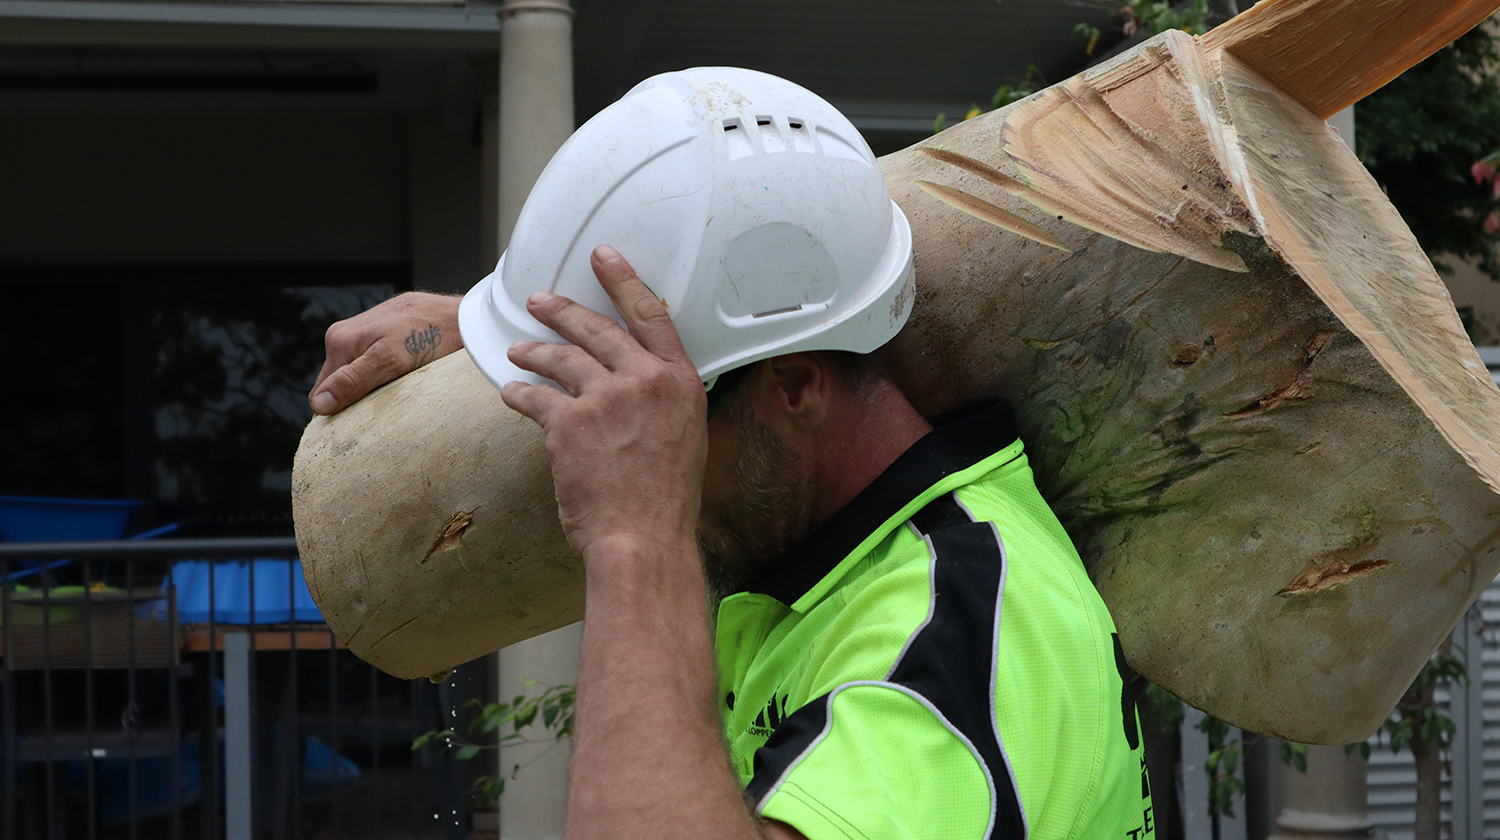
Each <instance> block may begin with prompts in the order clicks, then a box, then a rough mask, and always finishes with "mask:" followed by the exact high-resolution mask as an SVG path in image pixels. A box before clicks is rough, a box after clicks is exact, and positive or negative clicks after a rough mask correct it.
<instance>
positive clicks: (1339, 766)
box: [1272, 746, 1372, 840]
mask: <svg viewBox="0 0 1500 840" xmlns="http://www.w3.org/2000/svg"><path fill="white" fill-rule="evenodd" d="M1280 772H1281V816H1279V817H1277V818H1276V828H1277V829H1278V830H1277V832H1276V834H1274V835H1272V840H1302V838H1325V839H1326V838H1334V837H1369V836H1370V829H1371V827H1372V823H1371V822H1370V811H1369V805H1368V803H1367V801H1366V797H1367V796H1368V786H1367V785H1366V783H1365V760H1364V758H1362V757H1361V756H1360V754H1359V751H1358V750H1354V751H1353V752H1351V753H1345V752H1344V748H1343V747H1320V746H1309V747H1308V748H1307V772H1306V773H1299V772H1297V770H1296V769H1294V768H1291V767H1282V768H1281V771H1280Z"/></svg>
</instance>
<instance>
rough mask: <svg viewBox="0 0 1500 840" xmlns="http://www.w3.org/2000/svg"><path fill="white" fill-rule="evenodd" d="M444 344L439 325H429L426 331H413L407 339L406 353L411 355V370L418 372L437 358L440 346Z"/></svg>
mask: <svg viewBox="0 0 1500 840" xmlns="http://www.w3.org/2000/svg"><path fill="white" fill-rule="evenodd" d="M442 343H443V331H442V330H441V329H439V328H438V325H437V324H428V325H427V329H425V330H412V331H411V335H409V336H407V337H406V352H408V353H410V354H411V369H412V370H416V369H417V368H419V367H421V366H422V365H425V364H427V363H428V362H430V361H432V360H433V359H434V358H436V357H437V349H438V345H439V344H442Z"/></svg>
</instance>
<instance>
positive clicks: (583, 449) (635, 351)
mask: <svg viewBox="0 0 1500 840" xmlns="http://www.w3.org/2000/svg"><path fill="white" fill-rule="evenodd" d="M591 263H592V267H593V270H594V274H595V276H597V277H598V279H599V283H600V285H601V286H603V287H604V290H605V291H606V292H607V293H608V294H609V297H610V300H611V302H613V303H614V306H615V309H616V310H617V311H619V312H620V313H621V316H622V317H623V318H624V319H625V322H626V327H627V328H628V329H629V332H626V330H623V329H621V328H620V326H619V324H618V323H616V322H615V320H614V319H612V318H609V317H607V316H605V315H601V314H599V313H598V312H594V311H592V310H590V309H588V308H586V307H584V306H581V305H580V304H577V303H575V302H573V301H572V300H569V299H568V298H566V297H563V296H561V295H554V294H550V293H547V292H538V293H536V294H533V295H532V296H531V297H530V298H529V299H528V300H527V309H528V311H529V312H530V313H531V314H532V316H533V317H535V318H536V319H537V320H538V321H540V322H541V323H543V324H545V325H546V326H547V327H549V328H551V329H552V330H553V331H555V332H556V333H557V334H558V335H560V336H562V337H563V338H564V339H566V340H567V341H569V342H570V343H569V344H543V343H539V342H534V341H522V342H517V343H516V344H515V345H513V346H512V347H511V349H510V352H509V354H508V355H509V358H510V361H511V363H512V364H514V365H516V366H517V367H519V368H522V369H523V370H529V371H532V372H534V373H537V374H539V375H541V376H544V377H546V378H548V379H551V380H553V381H555V382H557V383H558V384H559V385H560V386H561V387H562V388H563V389H564V391H566V393H564V391H559V390H557V389H556V388H553V387H551V386H549V385H529V384H526V383H522V382H511V383H509V384H507V385H506V386H505V388H504V389H503V390H502V391H501V396H502V397H503V398H504V400H505V404H506V405H508V406H510V407H511V408H513V409H515V410H516V411H519V412H520V413H522V414H524V415H526V416H527V417H529V418H531V419H532V420H534V421H536V422H537V423H538V424H540V425H541V427H542V428H543V430H544V431H545V432H546V434H547V451H548V452H549V453H550V455H551V456H552V477H553V482H554V484H555V485H556V491H557V503H558V510H559V513H560V514H561V518H562V524H563V530H564V532H565V533H566V534H567V536H568V542H569V543H570V544H571V545H572V546H573V548H574V550H576V551H577V552H578V553H579V554H580V555H581V556H582V557H583V558H584V561H585V563H588V562H589V561H590V560H592V559H595V558H599V557H612V556H622V555H628V554H629V553H630V552H629V551H620V550H619V549H622V548H625V547H626V546H627V545H629V546H630V547H640V546H641V545H643V544H644V545H651V546H655V547H657V548H663V549H665V548H668V547H672V548H676V547H678V546H680V545H682V544H684V543H683V541H686V542H685V544H686V545H688V546H690V547H694V546H695V543H694V540H695V538H696V529H697V520H698V509H699V505H700V502H701V498H700V497H701V494H702V482H703V464H704V458H705V453H706V451H707V428H706V419H705V418H706V400H705V397H704V393H703V384H702V383H701V381H700V380H699V379H698V372H697V369H696V368H694V366H693V362H692V360H691V359H690V358H688V354H687V351H685V350H684V349H683V347H682V341H681V339H680V338H679V337H678V335H677V329H676V328H675V327H674V326H673V325H672V319H671V318H670V317H669V316H668V315H667V310H666V309H665V307H663V306H662V304H661V301H660V300H658V299H657V297H656V295H655V294H653V293H652V292H651V290H650V289H648V288H646V285H645V283H643V282H641V279H640V278H639V277H638V276H636V273H635V271H634V269H632V268H631V267H630V264H629V263H627V262H626V261H625V259H624V258H623V257H621V256H620V254H619V253H618V252H616V251H615V250H614V249H613V248H610V247H608V246H601V247H599V248H598V249H596V250H595V251H594V253H593V256H592V260H591ZM668 544H670V546H669V545H668ZM693 550H694V551H695V550H696V549H695V548H693Z"/></svg>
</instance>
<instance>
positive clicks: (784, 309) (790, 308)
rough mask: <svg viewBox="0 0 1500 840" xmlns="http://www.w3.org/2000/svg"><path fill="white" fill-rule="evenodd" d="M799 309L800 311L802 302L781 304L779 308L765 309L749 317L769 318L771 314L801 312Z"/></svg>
mask: <svg viewBox="0 0 1500 840" xmlns="http://www.w3.org/2000/svg"><path fill="white" fill-rule="evenodd" d="M801 311H802V304H800V303H799V304H797V305H796V306H783V307H782V308H780V309H770V310H767V311H765V312H757V313H755V314H754V315H751V316H750V317H752V318H769V317H771V316H772V315H785V314H787V313H788V312H801Z"/></svg>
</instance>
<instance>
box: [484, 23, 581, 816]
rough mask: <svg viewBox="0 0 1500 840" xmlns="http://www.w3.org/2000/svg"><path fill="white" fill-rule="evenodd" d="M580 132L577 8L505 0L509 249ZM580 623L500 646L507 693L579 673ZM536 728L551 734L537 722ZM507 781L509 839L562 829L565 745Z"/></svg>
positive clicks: (501, 230)
mask: <svg viewBox="0 0 1500 840" xmlns="http://www.w3.org/2000/svg"><path fill="white" fill-rule="evenodd" d="M572 133H573V10H572V8H571V7H570V6H569V5H568V3H567V2H566V0H506V2H505V4H504V5H503V6H501V7H500V137H499V150H498V151H499V162H500V171H499V201H498V205H499V208H498V209H499V214H498V215H499V219H498V222H499V224H498V230H497V236H498V240H497V243H498V245H499V247H500V249H502V250H503V249H504V248H505V246H506V243H507V242H509V240H510V232H511V230H512V229H513V228H514V227H515V224H516V217H517V216H519V215H520V213H521V205H522V204H524V203H525V202H526V196H527V195H528V194H529V193H530V192H531V187H532V185H533V184H535V183H536V179H537V176H538V175H540V174H541V172H542V169H543V168H544V167H546V165H547V161H549V160H551V159H552V155H553V153H554V152H556V151H557V148H558V147H559V146H561V145H562V144H563V141H564V140H566V139H568V136H569V135H570V134H572ZM582 637H583V632H582V626H581V625H574V626H572V627H565V628H563V629H561V630H556V631H554V632H552V633H547V634H545V635H543V636H538V637H537V638H535V639H531V640H530V641H527V642H522V643H521V644H518V645H512V646H511V647H508V648H506V649H505V650H504V651H502V652H501V654H500V677H499V686H498V688H499V693H500V697H501V698H502V699H508V698H511V697H514V696H515V695H516V694H517V693H519V692H520V689H521V681H522V680H523V679H533V680H537V681H539V682H543V683H547V684H549V685H558V684H563V683H574V682H577V681H578V656H579V645H580V643H581V641H582ZM534 729H535V731H534V732H533V733H532V735H533V737H535V738H537V739H539V740H541V739H544V738H545V733H544V732H542V731H541V729H540V727H534ZM518 764H519V765H521V771H520V772H519V774H517V776H516V778H515V779H514V780H511V781H507V782H506V790H505V795H504V796H502V797H501V799H500V837H501V840H553V838H559V839H560V838H561V837H562V836H563V825H564V816H565V813H566V809H567V801H568V748H567V746H566V745H556V746H553V745H548V744H527V745H519V746H514V747H507V748H505V749H502V750H501V751H500V768H499V769H500V772H501V773H502V774H504V775H505V776H506V777H509V775H510V773H511V770H512V768H514V767H515V766H516V765H518Z"/></svg>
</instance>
